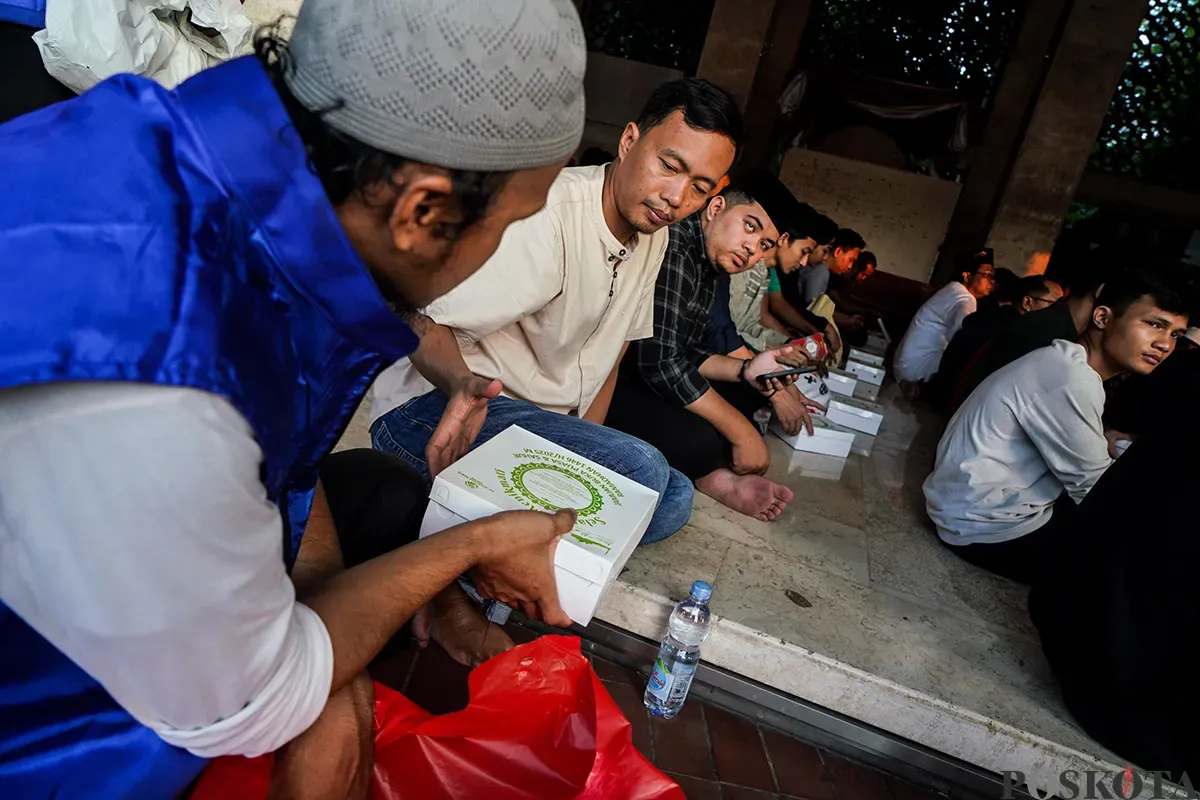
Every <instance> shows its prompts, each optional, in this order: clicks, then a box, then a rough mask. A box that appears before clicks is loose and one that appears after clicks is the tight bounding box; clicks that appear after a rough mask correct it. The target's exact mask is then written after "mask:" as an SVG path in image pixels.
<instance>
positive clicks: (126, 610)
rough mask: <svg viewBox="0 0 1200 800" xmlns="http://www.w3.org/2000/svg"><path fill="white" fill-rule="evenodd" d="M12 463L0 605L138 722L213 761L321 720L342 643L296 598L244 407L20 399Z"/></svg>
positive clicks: (5, 401) (158, 391)
mask: <svg viewBox="0 0 1200 800" xmlns="http://www.w3.org/2000/svg"><path fill="white" fill-rule="evenodd" d="M0 453H3V454H4V457H3V458H0V599H3V601H4V602H5V603H7V604H8V606H9V607H10V608H11V609H12V610H13V611H14V612H15V613H16V614H17V615H18V616H20V617H21V618H22V619H23V620H24V621H25V622H26V623H27V624H28V625H29V626H30V627H32V628H33V629H34V630H36V631H37V632H38V633H40V634H41V635H42V636H44V637H45V638H46V639H47V640H48V641H49V642H50V643H51V644H52V645H54V646H55V647H57V648H58V649H59V650H60V651H61V652H62V653H64V654H65V655H66V656H67V657H69V658H70V659H71V660H73V661H74V662H75V663H76V664H78V665H79V666H80V667H82V668H83V669H84V671H86V672H87V673H88V674H89V675H91V676H92V677H94V678H95V679H96V680H97V681H99V682H100V684H101V685H102V686H104V688H105V689H106V690H107V691H108V692H109V694H111V695H112V696H113V698H114V699H115V700H116V701H117V702H118V703H120V704H121V706H122V707H124V708H125V709H126V710H127V711H128V712H129V713H130V714H131V715H132V716H133V717H134V718H135V719H136V720H137V721H138V722H141V723H142V724H143V725H146V726H147V727H149V728H151V729H152V730H154V731H155V732H156V733H157V734H158V735H159V736H160V737H162V739H163V740H164V741H165V742H167V743H168V744H171V745H175V746H176V747H182V748H185V749H187V750H190V751H191V752H192V753H195V754H196V755H198V756H202V757H205V758H212V757H216V756H222V755H246V756H254V755H259V754H262V753H269V752H271V751H273V750H275V749H277V748H278V747H280V746H281V745H283V744H286V743H287V742H288V741H290V740H292V739H293V738H295V737H296V736H298V735H300V734H301V733H303V732H304V731H305V730H307V729H308V727H309V726H310V725H311V724H312V723H313V721H314V720H316V718H317V717H318V716H319V715H320V713H321V711H322V709H324V707H325V702H326V700H328V698H329V690H330V687H331V682H332V680H333V648H332V645H331V643H330V640H329V633H328V631H326V629H325V624H324V623H323V622H322V621H321V618H320V617H318V616H317V614H316V612H314V611H312V610H311V609H310V608H308V607H307V606H304V605H301V604H300V603H298V602H296V593H295V589H294V587H293V586H292V581H291V579H290V578H289V577H288V575H287V573H286V571H285V569H284V563H283V521H282V519H281V517H280V514H279V510H278V509H277V508H276V507H275V505H273V504H272V503H270V502H269V501H268V500H267V497H266V490H265V489H264V488H263V485H262V483H261V481H260V478H259V468H260V465H261V464H262V451H261V450H260V449H259V447H258V444H257V443H256V442H255V441H254V437H253V434H252V433H251V430H250V426H249V424H248V423H247V422H246V420H245V419H244V418H243V417H242V415H241V414H239V413H238V412H237V410H235V409H234V408H233V406H231V405H230V404H229V403H228V402H227V401H225V400H224V399H222V398H220V397H217V396H216V395H212V394H208V393H207V392H202V391H199V390H196V389H179V388H169V387H161V386H147V385H140V384H127V383H77V384H70V383H59V384H44V385H38V386H26V387H20V388H16V389H6V390H3V391H0ZM6 657H13V658H15V657H18V654H8V655H7V656H6Z"/></svg>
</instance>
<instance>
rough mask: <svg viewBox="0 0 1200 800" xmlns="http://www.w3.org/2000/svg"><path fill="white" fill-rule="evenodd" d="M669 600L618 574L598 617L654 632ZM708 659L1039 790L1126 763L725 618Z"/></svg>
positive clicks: (653, 635)
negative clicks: (1018, 775) (1015, 775)
mask: <svg viewBox="0 0 1200 800" xmlns="http://www.w3.org/2000/svg"><path fill="white" fill-rule="evenodd" d="M672 605H673V603H672V601H671V600H670V599H669V598H667V597H665V596H663V595H660V594H657V593H655V592H651V591H648V590H646V589H643V588H641V587H638V586H634V585H632V584H630V583H626V582H625V581H622V580H618V581H617V582H616V583H615V584H614V585H613V588H612V590H611V591H610V592H609V594H608V597H607V598H606V599H605V601H604V603H603V604H602V605H601V607H600V610H599V611H598V612H597V617H598V618H599V619H602V620H604V621H605V622H608V623H610V624H612V625H616V626H618V627H620V628H623V629H624V630H627V631H629V632H631V633H634V634H637V635H639V636H644V637H646V638H648V639H657V638H659V637H661V636H662V633H663V631H664V630H665V629H666V624H667V616H668V615H669V613H670V610H671V607H672ZM704 660H705V661H707V662H709V663H711V664H713V665H715V666H718V667H721V668H723V669H727V670H730V671H731V672H735V673H737V674H739V675H742V676H745V677H747V678H750V679H752V680H755V681H758V682H759V683H763V684H766V685H767V686H771V687H773V688H775V689H778V690H779V691H782V692H786V693H788V694H791V695H794V696H796V697H799V698H801V699H803V700H807V701H808V702H810V703H815V704H816V705H819V706H822V707H824V708H827V709H829V710H831V711H836V712H838V713H840V714H843V715H845V716H848V717H851V718H853V719H857V720H859V721H861V722H865V723H867V724H868V725H873V726H875V727H877V728H880V729H882V730H885V731H887V732H889V733H891V734H894V735H896V736H901V737H904V738H905V739H909V740H911V741H914V742H917V743H918V744H921V745H924V746H925V747H929V748H931V749H933V750H937V751H938V752H941V753H945V754H946V755H949V756H952V757H954V758H957V759H960V760H962V761H965V762H967V763H969V764H974V765H976V766H978V767H981V768H983V769H987V770H991V771H993V772H996V773H1001V772H1004V771H1006V770H1019V771H1021V772H1023V773H1025V775H1026V777H1027V780H1028V782H1029V785H1030V786H1031V787H1035V788H1038V789H1039V790H1051V789H1053V790H1058V789H1059V788H1061V787H1060V783H1059V776H1060V775H1061V774H1062V772H1063V771H1065V770H1077V771H1080V772H1084V771H1086V770H1098V771H1101V772H1104V773H1107V774H1113V773H1115V772H1120V771H1121V770H1124V769H1125V767H1126V765H1124V764H1121V765H1118V764H1117V763H1115V762H1112V761H1109V760H1106V759H1101V758H1097V757H1096V756H1094V755H1090V754H1088V753H1084V752H1082V751H1079V750H1076V749H1074V748H1071V747H1067V746H1066V745H1062V744H1059V743H1057V742H1054V741H1052V740H1049V739H1046V738H1044V737H1041V736H1037V735H1035V734H1031V733H1028V732H1026V731H1022V730H1020V729H1018V728H1016V727H1013V726H1012V725H1008V724H1007V723H1003V722H1000V721H998V720H994V719H991V718H989V717H987V716H985V715H983V714H980V713H978V712H976V711H972V710H970V709H966V708H962V707H960V706H955V705H953V704H951V703H947V702H945V701H943V700H939V699H937V698H935V697H931V696H929V695H927V694H925V693H923V692H918V691H916V690H913V689H910V688H907V687H905V686H901V685H900V684H897V683H895V682H894V681H890V680H888V679H886V678H882V677H880V676H878V675H874V674H872V673H870V672H867V671H865V670H862V669H859V668H857V667H854V666H852V665H850V664H846V663H844V662H841V661H838V660H837V659H834V658H830V657H828V656H824V655H822V654H820V653H816V652H813V651H811V650H808V649H807V648H804V647H802V646H800V645H797V644H792V643H789V642H786V641H784V640H782V639H779V638H778V637H774V636H769V635H767V634H765V633H762V632H761V631H756V630H753V629H752V628H748V627H746V626H744V625H741V624H739V623H736V622H733V621H731V620H728V619H725V618H723V617H717V616H714V618H713V629H712V635H711V636H710V638H709V640H708V642H707V643H706V644H705V645H704Z"/></svg>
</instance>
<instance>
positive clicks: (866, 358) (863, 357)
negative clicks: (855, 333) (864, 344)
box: [849, 347, 883, 369]
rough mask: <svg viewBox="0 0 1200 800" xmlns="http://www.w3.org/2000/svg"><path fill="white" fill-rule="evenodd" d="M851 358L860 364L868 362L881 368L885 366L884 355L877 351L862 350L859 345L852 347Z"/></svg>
mask: <svg viewBox="0 0 1200 800" xmlns="http://www.w3.org/2000/svg"><path fill="white" fill-rule="evenodd" d="M849 359H850V360H851V361H857V362H859V363H860V364H868V365H870V366H872V367H879V368H881V369H882V368H883V356H881V355H877V354H875V353H868V352H867V351H866V350H860V349H859V348H857V347H851V348H850V356H849Z"/></svg>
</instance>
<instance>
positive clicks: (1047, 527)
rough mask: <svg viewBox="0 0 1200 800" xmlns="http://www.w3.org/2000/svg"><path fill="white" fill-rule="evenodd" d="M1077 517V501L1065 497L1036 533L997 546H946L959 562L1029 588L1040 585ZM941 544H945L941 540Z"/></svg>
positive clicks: (998, 543)
mask: <svg viewBox="0 0 1200 800" xmlns="http://www.w3.org/2000/svg"><path fill="white" fill-rule="evenodd" d="M1075 513H1076V507H1075V501H1074V500H1072V499H1071V498H1070V497H1068V496H1067V495H1066V494H1065V493H1064V494H1063V495H1062V496H1061V497H1059V498H1058V500H1057V501H1056V502H1055V503H1054V514H1053V515H1052V516H1051V517H1050V520H1049V521H1048V522H1047V523H1046V524H1044V525H1042V527H1040V528H1038V529H1037V530H1035V531H1031V532H1030V533H1027V534H1025V535H1024V536H1018V537H1017V538H1016V539H1010V540H1008V541H1007V542H997V543H995V544H966V545H951V544H947V545H946V546H947V547H949V548H950V550H951V551H952V552H953V553H954V554H955V555H956V556H958V557H959V558H961V559H963V560H964V561H969V562H970V563H972V564H974V565H975V566H977V567H982V568H983V569H986V570H987V571H988V572H992V573H995V574H996V575H1002V576H1004V577H1005V578H1010V579H1012V580H1014V581H1017V582H1018V583H1022V584H1024V585H1026V586H1033V585H1034V584H1035V583H1037V581H1038V579H1039V576H1040V575H1041V574H1042V571H1043V570H1044V569H1049V570H1053V569H1054V566H1055V565H1053V564H1047V563H1046V562H1047V559H1048V558H1049V556H1050V554H1051V551H1052V548H1053V543H1054V538H1055V535H1056V532H1057V531H1062V530H1064V529H1066V526H1067V525H1069V524H1070V521H1071V518H1072V517H1073V516H1074V515H1075ZM938 540H939V541H941V542H942V544H945V541H944V540H942V538H941V537H940V536H939V537H938Z"/></svg>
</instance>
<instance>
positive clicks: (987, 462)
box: [924, 271, 1188, 584]
mask: <svg viewBox="0 0 1200 800" xmlns="http://www.w3.org/2000/svg"><path fill="white" fill-rule="evenodd" d="M1187 319H1188V315H1187V307H1186V305H1185V303H1184V301H1183V299H1182V298H1181V297H1180V295H1179V294H1178V293H1177V292H1176V291H1175V290H1174V289H1173V288H1171V287H1169V286H1168V285H1167V284H1166V283H1164V282H1163V281H1162V280H1161V279H1160V278H1158V277H1156V276H1154V275H1151V274H1148V273H1145V272H1140V271H1131V272H1129V273H1127V274H1126V275H1124V276H1122V277H1120V278H1118V279H1117V280H1115V281H1113V282H1111V283H1110V284H1109V285H1108V286H1106V287H1105V288H1104V291H1103V293H1102V294H1101V296H1100V299H1099V301H1098V304H1097V306H1096V308H1095V310H1094V311H1093V313H1092V321H1091V322H1090V323H1089V325H1088V329H1087V331H1086V332H1085V333H1084V335H1083V338H1082V339H1081V340H1080V342H1079V343H1075V342H1070V341H1067V340H1065V339H1058V340H1056V341H1055V342H1054V344H1052V345H1051V346H1050V347H1044V348H1042V349H1040V350H1037V351H1035V352H1033V353H1030V354H1029V355H1027V356H1025V357H1023V358H1021V359H1018V360H1017V361H1015V362H1013V363H1012V364H1009V365H1008V366H1007V367H1005V368H1004V369H1002V370H1000V371H999V372H997V373H995V374H994V375H992V376H991V377H990V378H988V379H987V380H986V381H984V382H983V384H981V385H980V387H979V388H978V389H976V390H975V392H974V393H973V394H972V395H971V397H970V398H968V400H967V402H966V403H965V404H964V405H963V407H962V408H961V409H959V411H958V413H957V414H955V415H954V418H953V419H952V420H950V425H949V427H947V428H946V432H945V434H944V435H943V436H942V440H941V442H940V443H939V444H938V449H937V465H936V466H935V467H934V471H933V474H932V475H930V476H929V478H928V479H927V480H926V481H925V486H924V491H925V501H926V508H927V510H928V512H929V517H930V519H932V520H933V522H934V524H935V525H936V526H937V532H938V536H939V537H940V538H941V540H942V542H944V543H945V544H947V545H949V546H950V547H951V548H952V549H953V550H954V552H955V553H957V554H958V555H959V556H961V557H962V558H964V559H966V560H967V561H970V562H971V563H973V564H977V565H978V566H981V567H983V568H984V569H987V570H990V571H992V572H995V573H997V574H999V575H1004V576H1006V577H1009V578H1012V579H1013V580H1017V581H1020V582H1022V583H1027V584H1028V583H1032V582H1033V580H1034V578H1035V577H1036V575H1037V570H1038V569H1039V566H1040V564H1041V556H1042V553H1043V551H1044V549H1045V548H1046V547H1047V543H1048V542H1049V541H1050V540H1052V539H1053V537H1054V536H1055V535H1057V534H1056V531H1057V529H1058V528H1059V527H1060V526H1061V525H1066V524H1069V523H1070V514H1071V511H1073V510H1074V509H1073V506H1074V505H1075V504H1077V503H1080V502H1082V500H1083V498H1084V497H1086V496H1087V493H1088V492H1089V491H1090V490H1091V488H1092V486H1093V485H1095V483H1096V481H1097V480H1099V478H1100V476H1101V475H1103V474H1104V470H1105V469H1107V468H1108V465H1109V464H1110V463H1112V459H1111V458H1110V456H1109V452H1108V443H1107V441H1106V440H1105V436H1104V426H1103V423H1102V421H1101V417H1102V414H1103V412H1104V381H1106V380H1109V379H1110V378H1114V377H1116V376H1118V375H1123V374H1126V373H1135V374H1141V375H1145V374H1149V373H1150V372H1151V371H1153V370H1154V368H1155V367H1156V366H1158V364H1159V363H1160V362H1161V361H1162V360H1163V359H1165V358H1166V357H1167V356H1169V355H1170V354H1171V353H1172V351H1174V349H1175V342H1176V340H1177V339H1178V338H1179V337H1180V336H1182V335H1183V334H1184V332H1185V331H1186V330H1187Z"/></svg>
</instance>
